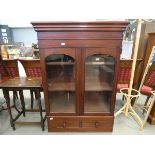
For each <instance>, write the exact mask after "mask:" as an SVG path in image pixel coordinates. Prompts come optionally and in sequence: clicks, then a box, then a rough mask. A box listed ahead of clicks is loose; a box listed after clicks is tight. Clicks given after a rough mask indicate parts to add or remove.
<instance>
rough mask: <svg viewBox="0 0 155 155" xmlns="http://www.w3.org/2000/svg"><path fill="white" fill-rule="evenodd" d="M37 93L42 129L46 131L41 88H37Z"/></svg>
mask: <svg viewBox="0 0 155 155" xmlns="http://www.w3.org/2000/svg"><path fill="white" fill-rule="evenodd" d="M36 95H37V102H38V105H39V112H40V117H41V128H42V131H44V119H43V115H42V112H43V111H42V105H41V94H40V90H39V89H36Z"/></svg>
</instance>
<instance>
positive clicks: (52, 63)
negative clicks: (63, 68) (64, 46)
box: [46, 62, 75, 65]
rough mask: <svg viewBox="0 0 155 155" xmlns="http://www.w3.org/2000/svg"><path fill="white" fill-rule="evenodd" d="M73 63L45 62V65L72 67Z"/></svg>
mask: <svg viewBox="0 0 155 155" xmlns="http://www.w3.org/2000/svg"><path fill="white" fill-rule="evenodd" d="M74 64H75V63H74V62H46V65H74Z"/></svg>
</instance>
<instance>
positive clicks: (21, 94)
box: [19, 90, 25, 117]
mask: <svg viewBox="0 0 155 155" xmlns="http://www.w3.org/2000/svg"><path fill="white" fill-rule="evenodd" d="M19 95H20V101H21V105H22V111H23V116H24V117H25V101H24V95H23V90H19Z"/></svg>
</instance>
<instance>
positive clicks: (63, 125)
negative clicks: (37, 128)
mask: <svg viewBox="0 0 155 155" xmlns="http://www.w3.org/2000/svg"><path fill="white" fill-rule="evenodd" d="M113 119H114V118H113V117H112V116H102V117H101V116H97V117H96V116H53V117H52V116H51V117H49V118H48V131H49V132H55V131H74V132H75V131H76V132H78V131H81V132H82V131H100V132H102V131H103V132H106V131H107V132H111V131H112V129H113Z"/></svg>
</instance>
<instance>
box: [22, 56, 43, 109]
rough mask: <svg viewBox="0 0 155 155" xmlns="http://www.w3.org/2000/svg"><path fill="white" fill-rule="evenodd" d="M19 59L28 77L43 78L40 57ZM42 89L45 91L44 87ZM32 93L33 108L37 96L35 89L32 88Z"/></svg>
mask: <svg viewBox="0 0 155 155" xmlns="http://www.w3.org/2000/svg"><path fill="white" fill-rule="evenodd" d="M19 61H20V62H21V64H22V65H23V67H24V70H25V73H26V76H27V77H28V78H33V77H40V78H41V65H40V59H33V60H24V59H19ZM40 90H41V91H43V90H42V89H40ZM30 95H31V110H32V109H33V104H34V95H35V98H36V96H37V95H36V92H35V90H33V89H31V90H30ZM31 110H29V111H31Z"/></svg>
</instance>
